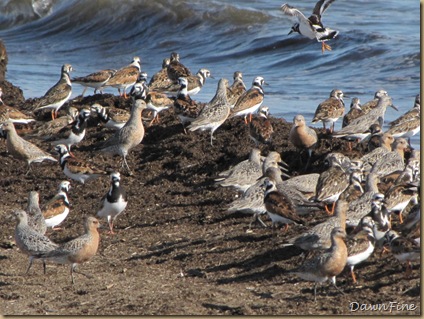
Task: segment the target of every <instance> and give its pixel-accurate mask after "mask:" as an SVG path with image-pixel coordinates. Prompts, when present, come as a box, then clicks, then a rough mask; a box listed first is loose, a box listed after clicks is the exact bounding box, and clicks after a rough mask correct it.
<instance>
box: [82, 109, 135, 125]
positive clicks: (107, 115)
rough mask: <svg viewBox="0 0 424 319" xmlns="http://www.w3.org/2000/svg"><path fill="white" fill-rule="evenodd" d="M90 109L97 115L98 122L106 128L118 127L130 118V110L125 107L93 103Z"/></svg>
mask: <svg viewBox="0 0 424 319" xmlns="http://www.w3.org/2000/svg"><path fill="white" fill-rule="evenodd" d="M90 110H91V112H92V113H94V114H96V115H97V118H98V119H99V120H100V123H102V125H103V126H104V127H107V128H113V129H120V128H122V127H123V126H124V125H125V123H127V121H128V120H129V118H130V112H128V111H127V110H125V109H118V108H116V107H103V106H101V105H100V104H98V103H94V104H93V105H92V106H91V108H90Z"/></svg>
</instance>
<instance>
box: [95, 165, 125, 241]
mask: <svg viewBox="0 0 424 319" xmlns="http://www.w3.org/2000/svg"><path fill="white" fill-rule="evenodd" d="M120 181H121V176H120V174H119V173H118V172H114V173H112V174H110V189H109V191H108V192H107V193H106V194H105V195H104V196H103V197H102V199H101V202H100V209H99V211H98V212H97V216H98V217H106V218H107V222H108V224H109V230H110V234H114V232H113V223H114V222H115V219H116V218H117V217H118V215H119V214H121V213H122V212H123V211H124V209H125V208H126V207H127V204H128V201H127V194H126V192H125V190H124V189H123V188H122V186H121V185H120Z"/></svg>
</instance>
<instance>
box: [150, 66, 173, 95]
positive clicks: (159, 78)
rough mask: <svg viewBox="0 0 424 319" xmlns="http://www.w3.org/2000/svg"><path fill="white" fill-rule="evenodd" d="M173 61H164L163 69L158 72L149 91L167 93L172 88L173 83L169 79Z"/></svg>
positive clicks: (151, 82)
mask: <svg viewBox="0 0 424 319" xmlns="http://www.w3.org/2000/svg"><path fill="white" fill-rule="evenodd" d="M170 62H171V59H169V58H165V59H163V61H162V69H161V70H160V71H158V72H156V73H155V74H154V75H153V76H152V78H151V79H150V82H149V89H150V90H153V91H156V92H167V91H169V89H170V88H171V87H172V85H173V82H172V81H171V80H170V79H169V77H168V70H167V69H168V65H169V63H170Z"/></svg>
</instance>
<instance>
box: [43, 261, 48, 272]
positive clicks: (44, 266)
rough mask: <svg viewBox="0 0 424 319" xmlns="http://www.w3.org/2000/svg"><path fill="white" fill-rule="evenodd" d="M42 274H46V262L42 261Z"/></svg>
mask: <svg viewBox="0 0 424 319" xmlns="http://www.w3.org/2000/svg"><path fill="white" fill-rule="evenodd" d="M43 273H44V274H46V273H47V266H46V261H45V260H44V259H43Z"/></svg>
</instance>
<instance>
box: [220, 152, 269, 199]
mask: <svg viewBox="0 0 424 319" xmlns="http://www.w3.org/2000/svg"><path fill="white" fill-rule="evenodd" d="M260 157H261V151H260V150H259V149H257V148H252V150H251V151H250V155H249V160H248V161H242V162H240V163H239V164H237V165H235V166H234V167H233V168H232V169H231V170H227V171H225V172H223V173H221V174H220V176H222V177H219V178H217V179H215V182H216V183H217V184H218V185H220V186H223V187H229V186H232V187H235V188H237V189H239V190H241V191H242V192H244V191H246V190H247V189H248V188H249V187H250V186H252V184H254V183H255V181H256V180H257V179H259V178H260V177H261V176H262V165H261V159H260Z"/></svg>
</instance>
